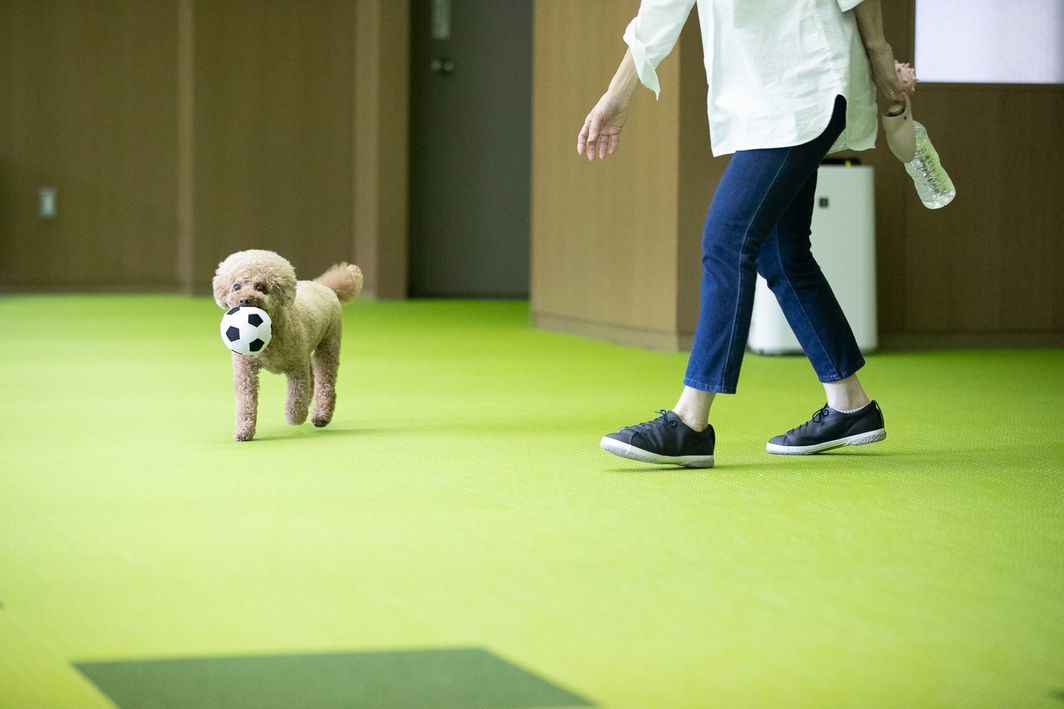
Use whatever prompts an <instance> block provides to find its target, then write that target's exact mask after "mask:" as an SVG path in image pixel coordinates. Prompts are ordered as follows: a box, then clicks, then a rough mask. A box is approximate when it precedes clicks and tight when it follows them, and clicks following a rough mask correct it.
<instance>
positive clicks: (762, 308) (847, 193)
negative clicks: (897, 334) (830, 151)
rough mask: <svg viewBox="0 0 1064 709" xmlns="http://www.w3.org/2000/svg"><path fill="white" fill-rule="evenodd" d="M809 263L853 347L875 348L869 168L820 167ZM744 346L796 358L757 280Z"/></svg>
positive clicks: (794, 344) (782, 321)
mask: <svg viewBox="0 0 1064 709" xmlns="http://www.w3.org/2000/svg"><path fill="white" fill-rule="evenodd" d="M811 240H812V244H813V257H814V258H815V259H816V261H817V263H819V264H820V269H821V270H822V271H823V272H824V276H825V277H826V278H827V279H828V283H830V284H831V290H832V291H834V293H835V297H836V298H837V299H838V301H839V304H840V305H841V306H842V311H843V312H844V313H845V314H846V319H847V320H848V321H849V322H850V327H851V328H852V329H853V334H854V336H855V337H856V338H857V345H858V347H860V348H861V351H862V352H866V353H867V352H871V351H873V350H875V349H876V347H877V346H878V345H879V337H878V334H877V330H876V327H877V322H876V224H875V193H874V184H873V178H872V167H871V166H870V165H858V164H854V163H850V164H846V163H841V164H826V163H825V164H823V165H821V166H820V168H819V170H818V172H817V187H816V202H815V204H814V206H813V225H812V237H811ZM748 345H749V347H750V349H751V350H752V351H753V352H756V353H757V354H765V355H783V354H802V346H801V345H799V344H798V339H797V338H795V336H794V333H793V332H791V327H790V325H788V324H787V319H786V318H785V317H784V316H783V311H782V310H781V309H780V306H779V303H777V302H776V296H774V295H772V291H771V290H769V288H768V283H767V282H766V281H765V279H764V278H762V277H761V276H758V277H757V290H756V291H755V293H754V311H753V315H752V317H751V320H750V338H749V340H748Z"/></svg>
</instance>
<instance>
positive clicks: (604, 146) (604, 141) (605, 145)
mask: <svg viewBox="0 0 1064 709" xmlns="http://www.w3.org/2000/svg"><path fill="white" fill-rule="evenodd" d="M610 140H611V136H609V135H603V136H601V137H600V139H599V142H598V149H599V160H605V159H606V154H607V152H608V151H609V149H610Z"/></svg>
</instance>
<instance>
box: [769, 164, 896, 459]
mask: <svg viewBox="0 0 1064 709" xmlns="http://www.w3.org/2000/svg"><path fill="white" fill-rule="evenodd" d="M815 193H816V175H815V174H814V175H813V176H811V177H810V179H809V181H808V182H807V183H806V184H805V185H804V186H803V188H802V190H801V191H800V192H799V194H798V196H797V197H796V198H795V200H794V202H793V203H792V204H791V205H790V207H788V209H787V210H786V211H785V212H784V213H783V215H782V216H781V217H780V220H779V221H778V222H777V223H776V225H775V226H774V227H773V229H772V230H771V231H770V232H769V234H768V235H767V236H766V238H765V240H764V243H763V244H762V248H761V251H760V253H759V255H758V259H757V268H758V272H759V273H761V275H763V276H764V277H765V280H766V281H767V282H768V285H769V288H771V289H772V292H773V293H774V294H775V296H776V299H777V300H778V301H779V304H780V307H781V308H782V309H783V312H784V315H785V316H786V317H787V322H788V323H789V324H790V326H791V329H792V330H793V331H794V334H795V336H796V337H797V338H798V342H799V343H800V344H801V345H802V349H803V350H804V351H805V353H806V356H808V357H809V361H810V363H811V364H812V365H813V369H814V371H816V374H817V377H818V378H819V379H820V381H821V383H822V384H823V385H824V392H825V394H826V396H827V402H828V403H827V405H826V406H824V407H823V408H821V409H820V410H819V411H817V412H816V413H815V414H814V415H813V418H812V419H811V420H810V421H808V422H807V423H804V424H802V425H801V426H798V427H797V428H793V429H791V430H790V431H788V432H787V433H785V434H783V435H781V436H776V437H774V438H773V439H772V440H770V441H769V442H768V444H767V446H766V449H767V450H768V451H769V452H770V453H784V454H801V455H804V454H809V453H819V452H821V451H824V450H831V449H832V448H838V447H840V446H845V445H863V444H865V443H874V442H876V441H881V440H883V439H884V438H885V437H886V429H885V427H884V424H883V414H882V412H881V411H880V410H879V406H878V405H877V404H875V402H873V401H870V400H869V398H868V396H867V394H865V391H864V388H863V387H862V386H861V382H860V380H859V379H858V378H857V375H856V372H857V370H858V369H860V368H861V367H862V366H863V365H864V357H863V356H862V355H861V350H860V348H859V347H858V346H857V340H856V339H855V338H854V336H853V332H852V331H851V329H850V326H849V323H848V322H847V321H846V316H845V315H844V314H843V312H842V308H841V307H840V306H839V303H838V301H837V300H836V298H835V295H834V293H832V291H831V287H830V286H829V285H828V282H827V280H826V279H825V278H824V274H823V273H822V272H821V270H820V266H818V265H817V262H816V259H814V258H813V254H812V251H811V246H810V241H809V237H810V224H811V222H812V212H813V204H814V201H815Z"/></svg>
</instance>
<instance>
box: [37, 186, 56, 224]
mask: <svg viewBox="0 0 1064 709" xmlns="http://www.w3.org/2000/svg"><path fill="white" fill-rule="evenodd" d="M37 211H38V214H39V216H40V218H41V219H55V188H54V187H42V188H41V190H40V192H38V193H37Z"/></svg>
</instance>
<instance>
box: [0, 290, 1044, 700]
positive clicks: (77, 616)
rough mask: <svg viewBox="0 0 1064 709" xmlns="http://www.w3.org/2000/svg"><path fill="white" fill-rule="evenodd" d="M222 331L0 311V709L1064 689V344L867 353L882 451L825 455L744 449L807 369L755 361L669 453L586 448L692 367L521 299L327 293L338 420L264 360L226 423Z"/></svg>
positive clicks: (69, 312) (199, 310)
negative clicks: (577, 331) (305, 409)
mask: <svg viewBox="0 0 1064 709" xmlns="http://www.w3.org/2000/svg"><path fill="white" fill-rule="evenodd" d="M220 317H221V311H220V310H219V309H218V308H217V307H216V306H215V305H214V304H213V303H212V302H211V301H210V300H207V299H186V298H181V297H171V296H151V297H139V296H138V297H132V296H129V297H123V296H110V297H86V296H70V297H60V296H53V297H12V296H7V297H3V298H0V707H3V709H22V708H24V707H25V708H29V709H33V708H37V707H46V708H47V707H63V708H65V707H78V708H80V707H85V708H87V709H97V708H104V707H112V708H113V707H115V706H120V707H122V709H132V707H135V706H155V707H163V706H173V707H184V706H189V702H196V703H197V704H196V705H197V706H199V707H200V709H215V708H216V707H217V709H223V708H225V709H242V708H243V707H244V706H251V705H252V703H251V702H252V700H251V699H248V700H247V701H244V700H242V699H240V697H242V696H245V694H246V693H245V692H243V690H241V689H240V687H241V686H242V685H241V684H240V682H241V681H243V682H247V683H249V684H248V686H252V685H254V686H260V685H259V683H261V681H264V680H263V679H262V678H263V677H266V676H272V675H273V674H275V672H274V670H270V671H266V669H269V668H270V667H273V668H275V669H276V668H281V667H283V668H285V669H284V671H285V672H288V673H290V674H289V675H286V676H287V677H288V680H285V681H284V682H281V683H280V684H279V686H281V685H284V686H290V685H291V683H292V682H294V683H295V684H296V685H298V684H299V681H300V677H301V676H303V675H304V674H305V673H308V672H310V673H311V674H313V673H317V674H313V676H314V677H318V678H319V679H317V680H314V681H309V680H306V677H304V680H305V683H306V686H307V687H309V688H310V689H304V690H301V691H300V692H299V694H301V696H303V698H304V699H306V700H307V702H306V704H305V705H306V706H308V707H319V708H324V709H330V708H331V707H334V706H336V707H340V706H359V707H376V706H381V707H385V706H393V707H400V706H411V707H413V706H422V707H426V708H437V707H439V708H440V709H442V708H443V707H477V706H484V707H488V708H489V709H490V707H497V708H499V709H501V707H504V706H506V707H515V708H516V707H522V706H524V707H533V706H580V705H595V706H600V707H614V708H618V709H620V708H633V709H634V708H647V709H670V708H672V707H691V708H694V707H773V708H778V707H892V708H893V707H951V708H952V707H956V708H958V709H959V708H962V707H963V708H973V707H988V708H989V707H994V708H1000V707H1045V708H1047V709H1060V707H1062V706H1064V430H1062V429H1064V396H1062V394H1064V351H1026V352H1023V351H1017V352H952V353H919V354H884V355H877V356H874V357H871V358H870V359H869V364H868V366H867V367H866V369H865V370H863V372H862V381H863V382H864V383H865V386H866V388H867V389H868V391H869V393H870V394H871V395H873V396H874V397H875V398H876V399H878V401H879V402H880V404H881V405H882V407H883V410H884V414H885V417H886V422H887V432H888V439H887V440H886V441H885V442H883V443H880V444H876V445H872V446H864V447H861V448H845V449H842V450H841V451H838V452H833V453H829V454H825V455H821V456H812V457H790V456H771V455H768V454H766V453H765V452H764V443H765V441H766V440H767V439H768V438H769V437H771V436H773V435H775V434H778V433H782V432H783V431H785V430H786V429H788V428H791V427H793V426H795V425H797V424H799V423H801V422H803V421H805V420H807V419H808V418H809V416H810V415H811V414H812V413H813V412H814V411H815V410H816V409H817V408H818V407H819V406H820V405H821V404H822V403H823V390H822V389H821V387H820V385H819V384H818V383H817V382H816V378H815V377H814V375H813V373H812V371H811V369H810V367H809V365H808V363H807V362H806V361H805V360H804V359H801V358H761V357H756V356H752V355H750V356H748V357H747V359H746V362H745V365H744V369H743V376H742V379H741V381H740V384H739V395H738V396H734V397H721V398H718V400H717V403H716V404H715V405H714V411H713V417H712V420H713V423H714V424H715V427H716V429H717V451H716V462H717V467H715V468H713V469H711V470H701V471H687V470H677V469H671V468H659V467H654V466H646V465H640V464H633V463H629V462H626V461H624V460H621V459H618V458H614V457H612V456H610V455H608V454H606V453H604V452H603V451H601V450H600V449H599V447H598V441H599V438H600V437H601V436H602V435H603V434H604V433H606V432H609V431H613V430H616V429H617V428H619V427H621V426H623V425H627V424H631V423H635V422H637V421H642V420H648V419H650V418H653V417H654V416H655V414H654V410H655V409H660V408H668V407H670V406H671V405H672V404H673V403H675V399H676V397H677V395H678V393H679V388H680V381H681V378H682V374H683V370H684V365H685V363H686V356H685V355H678V354H662V353H649V352H643V351H640V350H636V349H630V348H622V347H617V346H612V345H607V344H603V343H598V342H593V341H590V340H586V339H582V338H576V337H568V336H562V335H553V334H548V333H542V332H537V331H534V330H531V329H529V328H528V326H527V320H528V312H527V305H526V304H524V303H494V302H410V303H373V302H368V301H366V302H358V303H353V304H350V305H348V306H345V316H344V317H345V321H344V326H345V339H344V348H343V353H342V363H341V367H340V380H339V385H338V390H339V399H338V405H337V413H336V417H335V419H334V420H333V423H332V424H331V425H330V426H329V427H328V428H326V429H322V430H317V429H314V428H313V427H311V426H310V425H309V424H305V425H303V426H299V427H289V426H286V425H285V424H284V417H283V406H284V404H283V400H284V393H285V385H284V381H283V379H281V378H280V377H276V376H273V375H268V374H264V375H263V389H262V395H261V399H260V406H259V425H258V435H257V437H256V440H255V441H253V442H251V443H236V442H234V441H232V440H231V438H230V436H231V435H232V428H233V394H232V372H231V367H230V364H229V355H228V352H227V351H226V350H225V349H224V347H223V346H222V344H221V342H220V340H219V338H218V334H217V327H218V322H219V319H220ZM437 651H438V652H437ZM148 661H150V662H148ZM271 663H275V664H271ZM263 668H266V669H263ZM359 668H369V669H363V670H360V669H359ZM382 668H383V669H382ZM448 668H450V669H448ZM245 671H246V673H245V674H241V675H240V677H243V678H244V679H239V678H238V677H237V675H238V674H239V673H242V672H245ZM360 671H364V672H366V673H368V674H366V675H358V672H360ZM143 672H147V673H148V674H149V675H151V678H150V679H151V682H154V683H155V684H154V685H153V686H155V689H154V690H151V691H157V692H162V693H163V694H164V695H165V694H166V693H167V692H171V693H172V696H171V697H170V698H167V697H165V696H164V697H162V698H159V697H156V698H155V700H153V701H155V702H156V703H154V704H148V703H147V699H145V698H144V697H143V696H140V695H142V694H143V693H144V692H148V691H149V690H148V689H146V687H148V686H149V684H151V682H149V681H148V680H143V681H144V682H146V684H137V682H141V681H142V679H143V677H144V674H143ZM382 672H386V673H391V674H387V675H382V674H381V673H382ZM108 673H110V674H108ZM138 673H140V674H138ZM507 673H511V674H507ZM369 675H372V676H374V677H378V678H380V677H382V676H394V678H395V680H394V682H393V683H392V684H388V683H386V682H383V681H381V682H380V683H379V684H380V687H378V688H377V689H376V690H374V691H375V692H377V694H376V695H375V696H376V699H365V698H363V699H360V700H359V702H360V703H352V702H348V703H344V702H345V701H347V700H348V699H350V696H351V695H345V694H344V691H342V690H343V687H344V686H345V684H344V683H347V685H346V686H349V687H351V688H354V687H356V686H362V685H363V683H362V682H361V680H358V677H359V676H369ZM511 675H512V676H514V677H520V678H524V679H522V680H521V681H525V680H527V685H528V687H529V688H530V689H529V691H530V692H531V694H528V695H527V697H526V698H520V697H518V696H517V695H516V694H513V695H512V696H511V695H507V696H503V695H504V694H506V690H509V689H514V688H515V686H516V685H515V682H516V680H511V679H509V677H511ZM306 676H307V677H309V676H310V675H306ZM101 677H103V678H104V679H100V678H101ZM116 677H117V679H115V678H116ZM256 677H258V678H259V679H256ZM492 677H494V678H495V679H496V680H498V681H497V682H495V684H498V685H500V691H501V692H502V694H499V695H498V697H499V698H497V699H491V698H487V699H485V698H484V697H485V696H487V695H485V694H484V693H483V692H481V693H480V694H478V692H480V689H478V687H480V686H481V685H485V686H486V685H489V684H492V682H493V681H494V680H491V678H492ZM138 678H140V679H138ZM329 678H332V679H329ZM456 678H458V679H456ZM461 678H466V679H461ZM106 682H113V683H115V684H113V685H107V687H117V688H112V689H107V688H102V686H103V685H104V684H105V683H106ZM419 682H421V683H422V684H419ZM433 682H436V684H433ZM448 682H450V689H449V690H448V691H450V690H454V692H452V693H451V694H447V693H440V690H439V687H440V686H443V685H445V684H447V683H448ZM462 682H467V683H468V685H462V686H458V685H459V684H461V683H462ZM96 683H99V685H98V684H96ZM441 683H442V684H441ZM518 684H519V682H518ZM392 685H395V687H398V686H399V685H402V686H403V687H405V690H408V691H407V694H408V695H409V694H411V692H413V694H414V695H417V693H418V691H421V690H416V691H415V689H411V688H412V687H415V688H416V687H421V686H424V687H427V689H425V690H424V692H423V693H422V694H421V695H420V699H419V698H418V696H414V699H413V700H410V699H409V697H408V698H407V699H404V700H403V701H407V702H408V703H407V704H402V703H401V702H400V701H399V700H398V699H394V698H392V699H389V697H390V696H392V695H390V694H389V692H390V691H392V689H389V686H392ZM291 686H294V685H291ZM522 686H523V685H522ZM137 687H145V689H140V690H138V689H137ZM433 687H436V689H433ZM181 688H184V689H181ZM315 688H316V689H315ZM393 688H394V687H393ZM179 689H180V690H181V691H185V692H186V694H184V695H180V692H179V691H178V690H179ZM541 689H542V691H541ZM278 691H279V692H280V690H278ZM315 691H317V692H319V694H314V692H315ZM352 691H354V689H352ZM396 691H398V690H396ZM123 692H124V694H123ZM188 692H192V694H188ZM195 692H199V694H195ZM551 692H554V694H551ZM308 693H309V694H308ZM262 694H263V693H262V692H259V694H258V695H256V698H255V699H254V700H253V701H254V706H256V707H258V708H259V709H261V708H262V707H265V706H271V704H269V702H268V701H267V699H268V696H271V695H270V693H266V694H267V699H264V698H263V696H260V695H262ZM178 695H180V696H183V697H185V698H184V699H181V698H180V697H179V696H178ZM108 696H111V697H112V699H108ZM138 696H140V699H138ZM190 696H192V697H193V698H192V699H189V698H188V697H190ZM276 696H277V697H279V698H278V699H277V703H276V705H277V706H285V707H288V706H294V704H293V703H292V702H294V700H293V699H284V698H283V696H284V695H283V692H281V693H280V694H277V695H276ZM395 696H398V695H395ZM493 696H495V695H493ZM521 696H526V695H521ZM122 697H126V698H125V699H123V698H122ZM212 697H213V699H212ZM463 697H464V698H463ZM478 697H479V699H478ZM550 697H553V699H552V698H550ZM559 697H561V699H559ZM566 697H568V699H565V698H566ZM112 700H113V701H112ZM141 700H143V703H142V704H138V703H137V702H138V701H141ZM182 701H184V702H185V703H181V702H182ZM478 701H479V702H480V703H477V702H478ZM113 702H115V703H113ZM117 702H120V703H117ZM167 702H169V703H167ZM282 702H286V703H282ZM374 702H376V703H374ZM419 702H420V703H419ZM521 702H524V704H522V703H521ZM559 702H569V704H564V703H562V704H559ZM299 706H303V704H300V705H299Z"/></svg>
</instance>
